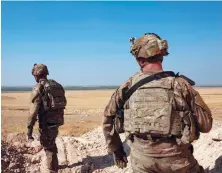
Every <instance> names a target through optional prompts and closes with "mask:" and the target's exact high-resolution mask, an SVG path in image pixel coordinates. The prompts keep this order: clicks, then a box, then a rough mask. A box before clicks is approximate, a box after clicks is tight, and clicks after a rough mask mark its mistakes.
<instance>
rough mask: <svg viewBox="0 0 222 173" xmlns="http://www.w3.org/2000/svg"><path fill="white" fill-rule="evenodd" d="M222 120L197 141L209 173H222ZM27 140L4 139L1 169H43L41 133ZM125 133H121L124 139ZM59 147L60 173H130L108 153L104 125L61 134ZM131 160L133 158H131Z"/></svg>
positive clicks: (33, 172)
mask: <svg viewBox="0 0 222 173" xmlns="http://www.w3.org/2000/svg"><path fill="white" fill-rule="evenodd" d="M221 125H222V124H221V123H220V122H216V121H215V122H214V126H213V129H212V131H211V132H210V133H208V134H201V136H200V139H199V140H198V141H196V142H194V155H195V158H196V159H197V160H198V162H199V163H200V164H201V165H202V166H203V167H204V168H205V169H206V171H207V172H209V173H221V172H222V128H221ZM34 138H35V140H34V141H33V142H28V141H27V140H26V135H25V134H9V135H8V136H7V137H5V138H3V139H2V148H1V151H2V172H5V173H6V172H7V173H9V172H22V173H23V172H30V173H38V172H40V168H41V169H42V168H44V163H45V153H44V151H43V149H42V147H41V145H40V142H39V140H38V136H37V135H34ZM124 138H125V137H124V135H121V139H122V141H124ZM56 143H57V146H58V159H59V164H60V169H59V173H74V172H76V173H78V172H86V173H87V172H88V173H89V172H94V173H98V172H102V173H103V172H104V173H120V172H127V173H130V172H131V170H130V162H129V164H128V167H127V168H125V169H123V170H121V169H118V168H117V167H116V166H114V165H113V160H112V156H111V155H108V154H107V148H106V145H105V140H104V137H103V133H102V129H101V127H99V128H96V129H94V130H92V131H90V132H88V133H86V134H84V135H82V136H81V137H70V136H59V137H58V138H57V140H56ZM124 148H125V150H126V151H127V153H128V154H129V145H128V144H127V143H126V142H124ZM129 160H130V158H129Z"/></svg>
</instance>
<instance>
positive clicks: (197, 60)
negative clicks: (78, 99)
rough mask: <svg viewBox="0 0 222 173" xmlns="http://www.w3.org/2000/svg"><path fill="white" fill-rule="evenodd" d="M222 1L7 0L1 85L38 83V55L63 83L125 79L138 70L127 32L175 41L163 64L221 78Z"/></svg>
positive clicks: (203, 79)
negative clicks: (35, 73) (35, 69)
mask: <svg viewBox="0 0 222 173" xmlns="http://www.w3.org/2000/svg"><path fill="white" fill-rule="evenodd" d="M221 11H222V2H2V85H7V86H27V85H34V84H35V81H34V79H33V77H32V75H31V69H32V66H33V64H34V63H45V64H47V65H48V68H49V73H50V75H49V78H54V79H56V80H57V81H59V82H60V83H62V84H64V85H119V84H121V83H122V82H124V81H125V80H126V79H128V78H129V77H130V76H131V75H133V74H134V73H135V72H137V71H138V70H139V68H138V65H137V63H136V61H135V59H134V57H133V56H131V54H130V52H129V47H130V43H129V38H130V37H131V36H135V37H137V38H138V37H140V36H141V35H143V34H144V33H146V32H155V33H157V34H158V35H160V36H161V37H162V38H163V39H166V40H167V41H168V44H169V53H170V55H169V56H167V57H165V59H164V63H163V67H164V69H165V70H173V71H175V72H180V73H182V74H184V75H186V76H188V77H190V78H192V79H193V80H195V81H196V83H197V84H198V85H209V84H212V85H218V84H222V77H221V75H222V51H221V50H222V47H221V46H222V13H221Z"/></svg>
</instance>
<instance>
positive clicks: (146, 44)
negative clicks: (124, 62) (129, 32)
mask: <svg viewBox="0 0 222 173" xmlns="http://www.w3.org/2000/svg"><path fill="white" fill-rule="evenodd" d="M130 42H131V43H132V45H131V47H130V53H131V54H132V55H133V56H134V57H136V58H138V57H141V56H139V54H140V52H142V55H143V58H151V57H154V56H156V55H160V56H167V55H168V54H169V53H168V43H167V41H166V40H163V39H161V38H160V37H159V36H158V35H157V34H155V33H145V34H144V35H143V36H142V37H140V38H138V39H136V40H135V38H134V37H131V38H130Z"/></svg>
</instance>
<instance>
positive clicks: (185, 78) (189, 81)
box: [176, 73, 195, 86]
mask: <svg viewBox="0 0 222 173" xmlns="http://www.w3.org/2000/svg"><path fill="white" fill-rule="evenodd" d="M176 77H180V78H182V79H184V80H186V81H187V82H188V83H189V84H190V85H192V86H193V85H195V82H194V81H193V80H191V79H190V78H188V77H186V76H184V75H179V73H177V74H176Z"/></svg>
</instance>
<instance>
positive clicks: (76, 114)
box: [1, 88, 222, 136]
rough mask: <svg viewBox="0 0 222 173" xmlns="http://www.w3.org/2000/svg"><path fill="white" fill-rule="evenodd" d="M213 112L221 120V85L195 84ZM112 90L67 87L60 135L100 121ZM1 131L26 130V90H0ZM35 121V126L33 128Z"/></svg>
mask: <svg viewBox="0 0 222 173" xmlns="http://www.w3.org/2000/svg"><path fill="white" fill-rule="evenodd" d="M196 89H197V90H198V91H199V92H200V94H201V96H202V97H203V99H204V100H205V101H206V103H207V104H208V106H209V107H210V109H211V110H212V113H213V118H214V119H217V120H222V88H196ZM113 92H114V90H93V91H67V92H66V96H67V101H68V104H67V107H66V110H65V125H63V126H62V127H61V128H60V135H67V134H69V135H72V136H80V135H82V134H83V133H85V132H88V131H89V130H91V129H94V128H96V127H98V126H100V125H101V123H102V115H103V111H104V108H105V106H106V104H107V103H108V101H109V99H110V97H111V95H112V93H113ZM1 97H2V135H5V134H7V133H11V132H26V124H27V115H28V109H29V99H30V92H14V93H2V96H1ZM37 127H38V126H37V125H36V126H35V130H37Z"/></svg>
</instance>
